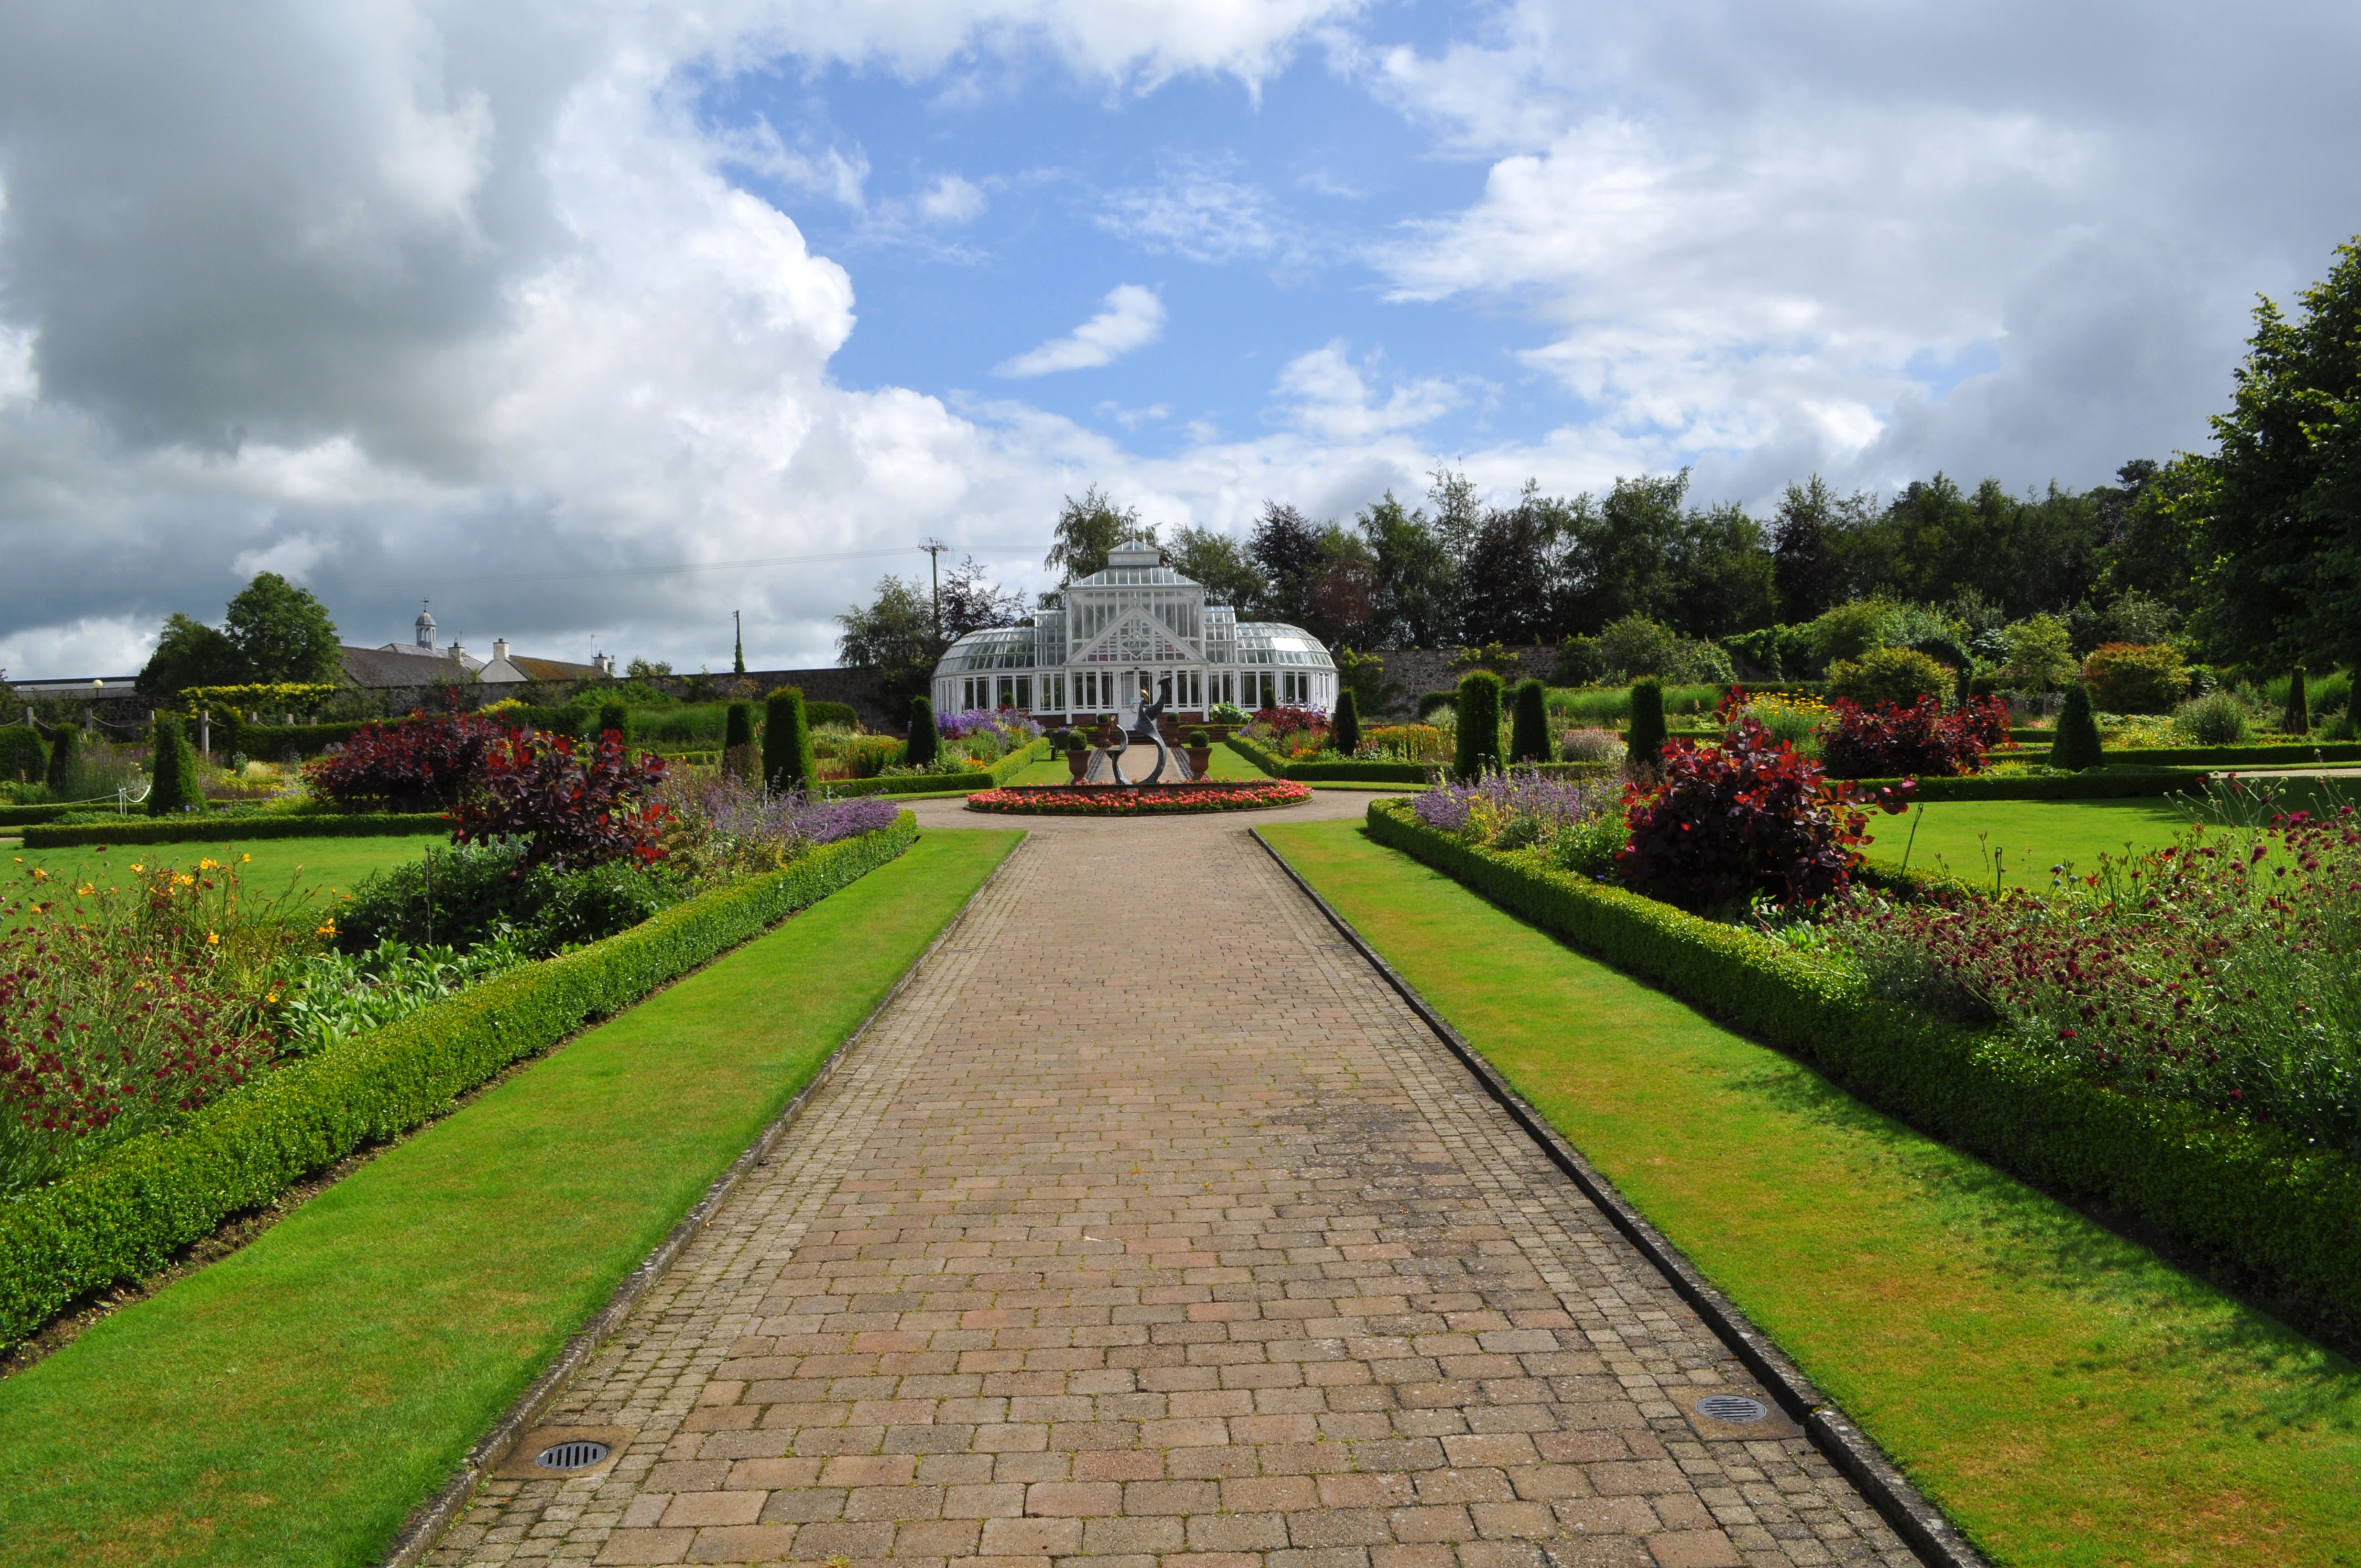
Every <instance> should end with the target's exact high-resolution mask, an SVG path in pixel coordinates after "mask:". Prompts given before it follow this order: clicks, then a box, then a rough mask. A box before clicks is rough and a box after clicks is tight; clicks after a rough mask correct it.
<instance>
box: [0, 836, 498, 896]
mask: <svg viewBox="0 0 2361 1568" xmlns="http://www.w3.org/2000/svg"><path fill="white" fill-rule="evenodd" d="M450 841H451V840H450V838H449V836H448V835H447V834H442V833H436V834H433V835H425V836H419V837H415V838H408V839H268V840H264V841H261V842H248V841H247V840H245V839H223V840H219V841H212V842H204V843H195V844H171V845H164V846H149V847H145V848H143V847H140V846H137V845H127V846H125V847H122V848H119V849H118V848H117V847H115V845H113V844H109V845H108V846H107V847H106V849H105V850H104V851H103V852H102V851H101V850H98V849H97V848H96V847H94V846H92V845H76V846H74V847H71V848H69V849H62V850H21V849H20V850H10V851H8V852H7V854H6V856H5V859H0V874H5V875H6V876H7V877H8V878H9V879H10V882H9V883H8V886H7V891H9V892H11V893H14V892H16V891H17V890H18V884H16V883H15V881H14V879H15V878H16V877H18V876H21V875H23V874H24V873H25V872H29V871H31V870H33V869H34V868H35V867H37V866H38V868H40V869H41V870H43V871H45V872H49V875H51V876H52V877H58V878H61V879H65V880H68V881H70V882H71V883H73V884H74V885H76V886H80V885H81V884H82V883H85V882H93V883H97V884H98V885H99V886H101V887H111V886H115V885H118V884H119V883H121V882H122V881H123V879H124V877H125V876H126V875H127V874H128V872H130V869H131V868H132V867H133V866H135V865H139V866H159V865H163V866H187V867H193V866H194V865H195V864H196V863H197V862H198V861H201V860H214V861H222V862H223V863H225V864H226V865H230V866H233V867H235V868H236V871H237V874H238V878H239V880H240V881H241V882H242V883H244V884H245V892H246V895H247V897H249V898H277V897H279V896H280V895H281V894H286V893H288V892H290V891H294V892H297V893H308V894H313V895H314V896H315V897H317V896H322V895H326V894H333V893H349V892H351V891H352V890H353V889H354V888H356V887H358V886H359V885H360V883H361V881H362V879H363V878H365V877H367V876H368V874H369V873H370V872H376V871H382V870H384V869H385V868H386V867H388V866H393V865H400V864H401V862H403V861H413V860H416V859H417V858H418V857H419V856H421V855H423V854H424V853H425V852H426V851H427V850H430V849H440V848H444V847H445V846H447V845H448V844H449V843H450ZM242 855H243V856H251V857H252V858H251V859H250V860H240V859H239V857H240V856H242Z"/></svg>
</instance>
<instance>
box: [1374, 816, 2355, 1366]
mask: <svg viewBox="0 0 2361 1568" xmlns="http://www.w3.org/2000/svg"><path fill="white" fill-rule="evenodd" d="M1368 830H1369V836H1370V837H1371V838H1373V839H1376V840H1377V841H1378V842H1379V843H1381V844H1385V845H1389V846H1390V847H1391V848H1394V849H1397V850H1401V851H1403V852H1404V853H1406V854H1408V855H1410V856H1411V857H1412V858H1414V859H1416V860H1418V861H1422V862H1424V863H1425V864H1427V865H1429V866H1432V867H1433V868H1434V869H1435V870H1437V871H1439V872H1443V873H1444V874H1445V875H1446V876H1449V877H1451V878H1452V879H1453V880H1454V881H1456V882H1459V883H1465V884H1466V886H1467V887H1469V888H1470V889H1472V890H1473V891H1474V892H1476V893H1477V894H1480V895H1482V896H1483V897H1485V898H1487V899H1488V900H1490V901H1491V902H1492V903H1494V904H1497V905H1500V906H1501V907H1502V908H1504V909H1507V910H1508V911H1510V913H1511V914H1514V915H1516V916H1520V917H1521V918H1522V919H1525V920H1528V921H1530V922H1532V924H1533V925H1535V926H1538V927H1541V928H1542V929H1543V930H1545V931H1548V932H1550V933H1551V934H1552V935H1554V936H1556V937H1560V938H1564V939H1565V940H1566V941H1567V942H1569V943H1571V944H1572V945H1573V946H1575V947H1576V948H1579V949H1581V950H1582V951H1584V952H1587V953H1589V954H1591V955H1592V956H1594V957H1596V958H1598V959H1604V960H1605V961H1606V962H1608V963H1610V964H1612V965H1614V966H1615V967H1616V968H1618V969H1620V970H1625V971H1627V972H1629V973H1631V974H1634V975H1637V976H1639V977H1640V978H1641V979H1642V980H1645V981H1648V982H1649V983H1650V984H1653V985H1655V986H1658V987H1660V988H1661V989H1663V990H1664V991H1666V992H1670V993H1671V994H1672V995H1674V996H1676V997H1678V998H1679V999H1681V1000H1682V1001H1683V1002H1686V1003H1688V1004H1689V1005H1691V1006H1693V1007H1695V1008H1697V1010H1698V1011H1700V1012H1703V1013H1706V1014H1709V1015H1711V1016H1713V1017H1716V1018H1719V1019H1720V1020H1722V1021H1723V1022H1725V1023H1727V1024H1729V1025H1730V1026H1731V1027H1733V1028H1735V1029H1737V1030H1739V1031H1740V1032H1741V1033H1743V1034H1746V1035H1748V1036H1752V1037H1753V1038H1755V1039H1758V1040H1761V1041H1763V1042H1764V1043H1765V1044H1767V1045H1771V1046H1774V1047H1778V1048H1780V1049H1782V1050H1784V1051H1788V1052H1791V1053H1793V1054H1794V1055H1795V1056H1798V1057H1801V1058H1804V1059H1806V1060H1807V1061H1809V1062H1812V1063H1813V1064H1814V1065H1816V1066H1817V1067H1818V1068H1820V1069H1822V1070H1824V1071H1825V1072H1827V1073H1828V1076H1829V1077H1831V1078H1833V1079H1835V1080H1837V1081H1838V1082H1839V1083H1841V1084H1843V1085H1844V1086H1845V1087H1846V1088H1847V1089H1848V1090H1850V1091H1852V1092H1853V1093H1855V1094H1857V1095H1859V1096H1860V1097H1861V1098H1862V1099H1863V1100H1866V1101H1868V1102H1870V1103H1872V1104H1873V1105H1877V1106H1879V1107H1881V1108H1883V1110H1886V1111H1888V1112H1891V1113H1894V1114H1895V1115H1897V1116H1900V1117H1902V1118H1904V1119H1905V1120H1906V1121H1908V1122H1909V1123H1911V1124H1913V1125H1914V1126H1916V1127H1919V1128H1921V1129H1923V1130H1925V1131H1926V1132H1927V1133H1930V1134H1932V1135H1935V1136H1937V1137H1939V1138H1941V1139H1943V1140H1944V1141H1946V1142H1948V1143H1951V1144H1955V1145H1957V1146H1960V1147H1961V1148H1964V1149H1966V1150H1968V1151H1969V1152H1971V1153H1972V1154H1975V1155H1977V1156H1979V1157H1982V1158H1984V1159H1987V1160H1990V1161H1991V1162H1992V1163H1993V1164H1994V1165H1997V1166H1999V1167H2001V1168H2004V1169H2006V1170H2009V1171H2012V1172H2014V1173H2015V1174H2016V1175H2017V1176H2019V1177H2022V1178H2023V1179H2026V1180H2027V1181H2030V1182H2032V1183H2034V1184H2036V1185H2037V1186H2039V1187H2043V1188H2046V1189H2048V1190H2053V1191H2058V1192H2062V1193H2066V1194H2070V1195H2072V1196H2075V1197H2081V1198H2092V1199H2097V1200H2098V1201H2102V1202H2103V1203H2105V1204H2107V1205H2108V1206H2110V1207H2112V1208H2114V1209H2116V1210H2118V1211H2121V1212H2125V1213H2129V1214H2136V1215H2138V1216H2139V1217H2140V1218H2141V1219H2143V1220H2145V1221H2147V1222H2148V1223H2152V1224H2155V1225H2156V1226H2157V1227H2158V1228H2159V1229H2160V1230H2162V1231H2163V1232H2165V1233H2166V1234H2170V1235H2173V1236H2177V1237H2180V1238H2181V1239H2183V1240H2186V1241H2189V1242H2192V1243H2195V1244H2196V1245H2198V1246H2200V1247H2202V1248H2203V1249H2205V1250H2207V1251H2209V1252H2211V1253H2213V1254H2214V1255H2218V1256H2222V1257H2225V1258H2228V1259H2231V1260H2234V1261H2235V1263H2236V1264H2238V1265H2240V1266H2243V1267H2245V1268H2247V1269H2251V1270H2254V1271H2256V1272H2257V1273H2258V1274H2260V1275H2262V1276H2264V1277H2268V1278H2269V1279H2271V1280H2273V1281H2274V1282H2276V1283H2277V1284H2278V1285H2279V1286H2280V1287H2282V1288H2285V1289H2287V1290H2288V1291H2289V1292H2290V1293H2291V1294H2292V1295H2294V1296H2296V1297H2298V1298H2300V1299H2302V1300H2303V1301H2304V1302H2305V1303H2306V1304H2307V1305H2309V1306H2311V1307H2312V1309H2313V1310H2316V1311H2318V1312H2319V1313H2320V1314H2321V1315H2322V1316H2323V1318H2326V1319H2328V1320H2329V1321H2333V1322H2335V1323H2337V1324H2339V1325H2340V1326H2343V1327H2345V1328H2346V1329H2347V1330H2350V1329H2352V1328H2355V1327H2361V1168H2356V1165H2355V1164H2354V1162H2353V1161H2351V1160H2349V1159H2346V1158H2345V1157H2343V1156H2341V1155H2337V1154H2331V1153H2322V1152H2319V1151H2316V1150H2313V1149H2311V1148H2309V1147H2307V1146H2302V1145H2299V1144H2296V1143H2294V1142H2292V1141H2291V1140H2289V1139H2286V1138H2282V1137H2280V1136H2279V1135H2277V1134H2275V1133H2269V1132H2266V1131H2262V1130H2258V1129H2257V1128H2254V1127H2252V1126H2247V1125H2243V1124H2235V1123H2231V1122H2228V1121H2225V1120H2224V1119H2222V1118H2219V1117H2216V1116H2213V1115H2212V1114H2211V1113H2207V1112H2205V1111H2202V1110H2201V1109H2199V1108H2198V1107H2195V1106H2191V1105H2185V1104H2180V1103H2175V1102H2167V1101H2149V1100H2139V1099H2135V1098H2133V1097H2131V1096H2129V1095H2125V1094H2120V1093H2117V1092H2115V1091H2112V1090H2109V1089H2104V1088H2102V1087H2100V1086H2098V1085H2095V1084H2092V1083H2088V1082H2085V1081H2084V1080H2081V1079H2080V1078H2079V1077H2077V1076H2076V1075H2075V1074H2074V1073H2073V1072H2072V1071H2070V1069H2067V1068H2065V1067H2063V1066H2061V1065H2059V1064H2057V1063H2053V1062H2046V1061H2042V1060H2040V1059H2038V1058H2033V1057H2030V1056H2027V1055H2026V1054H2025V1053H2023V1052H2022V1051H2020V1050H2018V1049H2017V1048H2016V1047H2015V1045H2014V1043H2013V1042H2012V1041H2010V1040H2009V1039H2008V1038H2007V1036H2005V1035H2004V1033H2003V1032H2001V1031H1999V1030H1976V1029H1969V1028H1965V1027H1962V1026H1960V1025H1955V1024H1952V1023H1949V1021H1947V1020H1944V1019H1939V1018H1936V1017H1933V1016H1930V1015H1928V1014H1924V1013H1920V1012H1918V1011H1916V1010H1915V1009H1912V1008H1908V1007H1904V1006H1901V1005H1898V1004H1894V1003H1885V1002H1881V1001H1879V1000H1877V999H1875V998H1873V997H1872V996H1870V995H1868V994H1867V992H1866V991H1865V990H1864V989H1863V988H1862V987H1861V985H1859V984H1858V983H1857V982H1856V983H1848V982H1846V981H1841V980H1839V978H1837V977H1835V976H1832V975H1829V974H1828V973H1827V972H1826V971H1824V970H1821V969H1819V968H1817V967H1816V966H1815V965H1813V964H1811V963H1809V962H1807V961H1806V960H1805V959H1803V958H1801V957H1800V956H1798V955H1796V954H1794V953H1791V952H1789V951H1787V950H1786V949H1785V948H1781V947H1779V946H1778V945H1777V944H1775V943H1773V942H1772V941H1770V940H1768V939H1767V938H1763V937H1761V936H1758V935H1756V934H1754V933H1752V932H1751V931H1747V930H1744V929H1741V928H1740V927H1734V926H1721V925H1717V924H1715V923H1713V922H1711V921H1708V920H1701V919H1698V918H1697V916H1692V915H1688V914H1686V913H1684V912H1682V911H1681V910H1678V909H1675V908H1674V907H1673V906H1672V905H1667V904H1659V903H1657V902H1656V901H1654V900H1653V899H1649V898H1643V897H1642V896H1641V895H1639V894H1635V893H1631V892H1628V891H1626V890H1624V889H1621V888H1613V887H1607V886H1604V885H1601V884H1599V883H1592V882H1588V881H1586V880H1584V879H1583V878H1581V877H1578V876H1576V875H1574V874H1572V873H1570V872H1559V871H1554V870H1549V869H1545V868H1541V867H1536V866H1532V865H1529V864H1525V863H1521V862H1520V861H1512V860H1510V859H1508V858H1507V857H1505V856H1502V855H1499V854H1498V853H1495V852H1493V851H1491V850H1484V849H1479V848H1477V847H1474V846H1471V845H1468V844H1466V843H1463V842H1461V841H1460V840H1459V839H1457V838H1455V837H1454V836H1452V835H1450V834H1446V833H1441V832H1437V831H1435V830H1434V829H1433V828H1427V827H1425V826H1424V825H1423V824H1422V823H1420V822H1419V821H1418V819H1417V818H1416V817H1414V816H1413V815H1412V814H1411V810H1410V808H1409V806H1408V805H1407V804H1406V803H1403V802H1400V801H1373V802H1371V803H1370V806H1369V812H1368Z"/></svg>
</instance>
